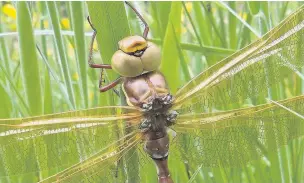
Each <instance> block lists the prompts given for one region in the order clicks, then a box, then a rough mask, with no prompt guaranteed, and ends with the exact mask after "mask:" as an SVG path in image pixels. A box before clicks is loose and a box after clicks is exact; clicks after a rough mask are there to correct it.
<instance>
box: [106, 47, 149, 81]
mask: <svg viewBox="0 0 304 183" xmlns="http://www.w3.org/2000/svg"><path fill="white" fill-rule="evenodd" d="M111 65H112V68H113V70H114V71H116V72H117V73H118V74H120V75H121V76H125V77H135V76H138V75H140V74H141V73H142V72H143V65H142V63H141V60H140V58H139V57H134V56H131V55H128V54H126V53H124V52H123V51H121V50H118V51H116V52H115V53H114V55H113V57H112V61H111Z"/></svg>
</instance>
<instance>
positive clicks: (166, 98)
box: [161, 93, 173, 105]
mask: <svg viewBox="0 0 304 183" xmlns="http://www.w3.org/2000/svg"><path fill="white" fill-rule="evenodd" d="M161 100H162V101H163V103H164V104H166V105H167V104H171V103H172V102H173V96H172V95H171V94H170V93H168V94H167V95H165V96H164V97H162V98H161Z"/></svg>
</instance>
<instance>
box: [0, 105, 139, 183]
mask: <svg viewBox="0 0 304 183" xmlns="http://www.w3.org/2000/svg"><path fill="white" fill-rule="evenodd" d="M140 122H141V114H140V113H139V112H138V111H137V109H135V108H132V107H120V106H117V107H100V108H95V109H88V110H81V111H71V112H66V113H59V114H52V115H46V116H40V117H32V118H23V119H8V120H5V119H1V120H0V144H1V145H0V153H1V156H0V167H4V168H3V171H1V173H0V182H1V181H2V180H3V181H4V182H5V180H7V179H11V181H12V182H14V181H16V180H18V177H19V178H20V177H25V178H23V180H27V179H26V177H30V178H33V177H35V178H36V179H35V180H32V179H31V180H29V182H37V181H38V180H40V179H41V178H46V177H48V176H50V175H52V174H55V173H57V172H59V171H62V170H64V169H66V168H68V167H70V166H72V165H74V164H77V163H79V162H80V161H82V160H83V159H86V158H88V157H91V156H92V155H94V154H96V153H98V152H99V151H100V150H101V149H103V148H104V147H106V146H108V145H109V144H111V143H113V142H116V141H117V140H118V139H119V138H120V137H124V136H126V135H128V134H130V133H133V132H134V131H135V130H137V129H138V128H137V125H139V123H140ZM14 178H16V179H14Z"/></svg>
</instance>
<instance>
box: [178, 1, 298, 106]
mask: <svg viewBox="0 0 304 183" xmlns="http://www.w3.org/2000/svg"><path fill="white" fill-rule="evenodd" d="M303 60H304V8H303V6H302V7H301V8H300V9H299V10H297V11H296V12H295V13H293V14H292V15H290V16H289V17H288V18H286V19H285V20H284V21H283V22H282V23H280V24H279V25H278V26H277V27H275V28H274V29H272V30H271V31H270V32H268V33H267V34H266V35H265V36H263V37H262V38H261V39H259V40H257V41H256V42H254V43H252V44H251V45H249V46H247V47H246V48H244V49H242V50H240V51H238V52H236V53H235V54H233V55H231V56H230V57H228V58H226V59H224V60H222V61H221V62H219V63H218V64H216V65H214V66H212V67H210V68H209V69H207V70H206V71H205V72H203V73H201V74H199V75H198V76H197V77H195V78H194V79H192V80H191V81H189V82H188V83H187V84H186V85H185V86H184V87H182V88H181V89H180V90H179V91H178V92H177V94H176V96H175V102H174V105H173V109H183V110H186V111H193V110H194V108H196V107H195V106H200V107H201V111H202V110H207V109H210V108H214V107H215V108H217V109H220V108H222V107H223V106H224V107H228V108H231V107H238V105H241V104H243V102H244V101H245V100H246V99H251V100H252V101H256V100H257V99H258V98H266V97H268V92H269V91H270V90H269V89H271V87H273V86H274V85H276V84H277V83H279V82H280V81H282V80H283V79H284V78H286V77H287V76H288V75H290V74H294V73H297V72H298V70H299V68H301V67H302V66H303V65H304V61H303ZM195 110H197V108H196V109H195Z"/></svg>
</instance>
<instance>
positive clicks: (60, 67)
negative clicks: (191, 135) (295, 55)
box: [0, 2, 304, 182]
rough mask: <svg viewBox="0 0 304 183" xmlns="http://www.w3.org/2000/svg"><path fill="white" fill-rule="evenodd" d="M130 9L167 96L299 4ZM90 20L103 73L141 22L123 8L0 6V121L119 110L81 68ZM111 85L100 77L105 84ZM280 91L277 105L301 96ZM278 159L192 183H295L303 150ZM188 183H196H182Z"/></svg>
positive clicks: (205, 171)
mask: <svg viewBox="0 0 304 183" xmlns="http://www.w3.org/2000/svg"><path fill="white" fill-rule="evenodd" d="M132 4H133V5H134V6H135V7H136V8H137V9H138V11H139V12H140V13H141V14H142V15H143V17H144V18H145V20H146V21H147V23H148V24H149V26H150V32H149V34H148V39H149V40H151V41H153V42H155V43H157V44H158V45H159V46H160V47H161V49H162V58H163V60H162V65H161V71H162V72H163V73H164V74H165V76H166V77H167V80H168V83H169V85H170V89H171V90H172V92H173V93H175V92H176V91H177V89H178V88H180V87H181V86H183V84H185V83H186V82H187V81H189V80H190V78H192V77H194V76H196V75H198V74H199V73H201V72H202V71H204V70H205V69H206V68H208V67H210V66H212V65H213V64H215V63H217V62H218V61H220V60H221V59H223V58H225V57H226V56H229V55H231V54H232V53H234V52H235V51H237V50H239V49H241V48H243V47H245V46H246V45H248V44H250V43H252V42H253V41H254V40H257V39H258V38H259V37H261V36H262V35H264V34H265V33H266V32H267V31H269V30H271V29H272V28H273V27H275V26H276V25H278V24H279V22H280V21H282V20H283V19H284V18H285V17H287V16H288V15H289V14H291V13H292V12H294V11H295V10H296V9H297V8H299V7H300V6H301V4H302V2H228V3H227V2H132ZM89 14H90V16H91V19H92V22H93V24H94V25H95V27H96V28H97V30H98V34H97V42H98V44H97V42H95V44H94V60H95V62H96V63H110V59H111V56H112V54H113V53H114V51H115V50H116V49H117V42H118V41H119V40H120V39H121V38H123V37H125V36H128V35H141V34H142V32H143V28H144V27H143V26H142V24H141V22H140V20H139V19H138V18H137V17H136V16H135V14H134V13H133V11H132V10H131V9H130V8H128V7H127V6H125V5H124V3H123V2H116V3H113V2H112V3H111V2H108V3H106V2H87V3H85V2H47V3H46V2H18V3H11V2H1V3H0V118H12V117H26V116H34V115H40V114H50V113H54V112H63V111H68V110H74V109H86V108H90V107H96V106H107V105H119V104H120V103H121V99H120V98H119V97H118V96H117V95H116V94H115V93H114V92H113V91H112V90H111V91H109V92H106V93H99V91H98V79H99V73H100V70H99V69H90V68H88V65H87V57H88V49H89V43H90V39H91V35H92V30H91V28H90V26H89V24H88V23H87V21H86V17H87V16H88V15H89ZM99 53H100V54H99ZM116 77H117V75H116V74H115V73H113V71H109V72H107V73H106V82H110V81H112V80H113V79H115V78H116ZM282 85H283V87H282V88H281V89H280V90H279V91H278V92H279V93H280V95H281V96H288V97H290V96H296V95H300V94H302V93H303V91H304V87H303V80H302V81H299V82H298V85H297V87H294V86H293V85H290V84H288V83H287V84H286V83H283V82H282ZM280 151H281V152H282V153H281V154H282V155H279V158H271V159H272V160H269V159H266V158H264V159H261V160H259V161H256V162H254V163H251V164H249V165H248V166H247V167H243V168H231V169H227V168H225V169H224V168H204V167H198V169H197V171H196V172H195V174H194V175H195V176H200V177H201V178H200V179H199V180H200V181H199V182H304V174H303V171H304V156H303V153H304V143H303V142H302V140H301V139H299V140H295V141H293V142H292V143H291V144H289V145H288V146H284V147H282V149H281V150H280ZM273 156H274V157H277V156H278V155H277V154H274V155H273ZM182 171H184V172H182ZM185 171H186V170H185V168H184V165H183V164H177V165H176V166H174V167H173V168H172V175H173V177H174V179H175V180H176V182H187V181H188V180H189V177H187V172H185ZM192 173H193V172H192ZM151 174H153V176H154V174H155V172H154V171H152V172H151ZM154 177H155V176H154ZM153 180H154V179H153ZM192 181H193V182H195V181H196V178H193V180H192V179H191V177H190V182H192ZM21 182H22V181H21ZM147 182H149V177H147Z"/></svg>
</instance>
